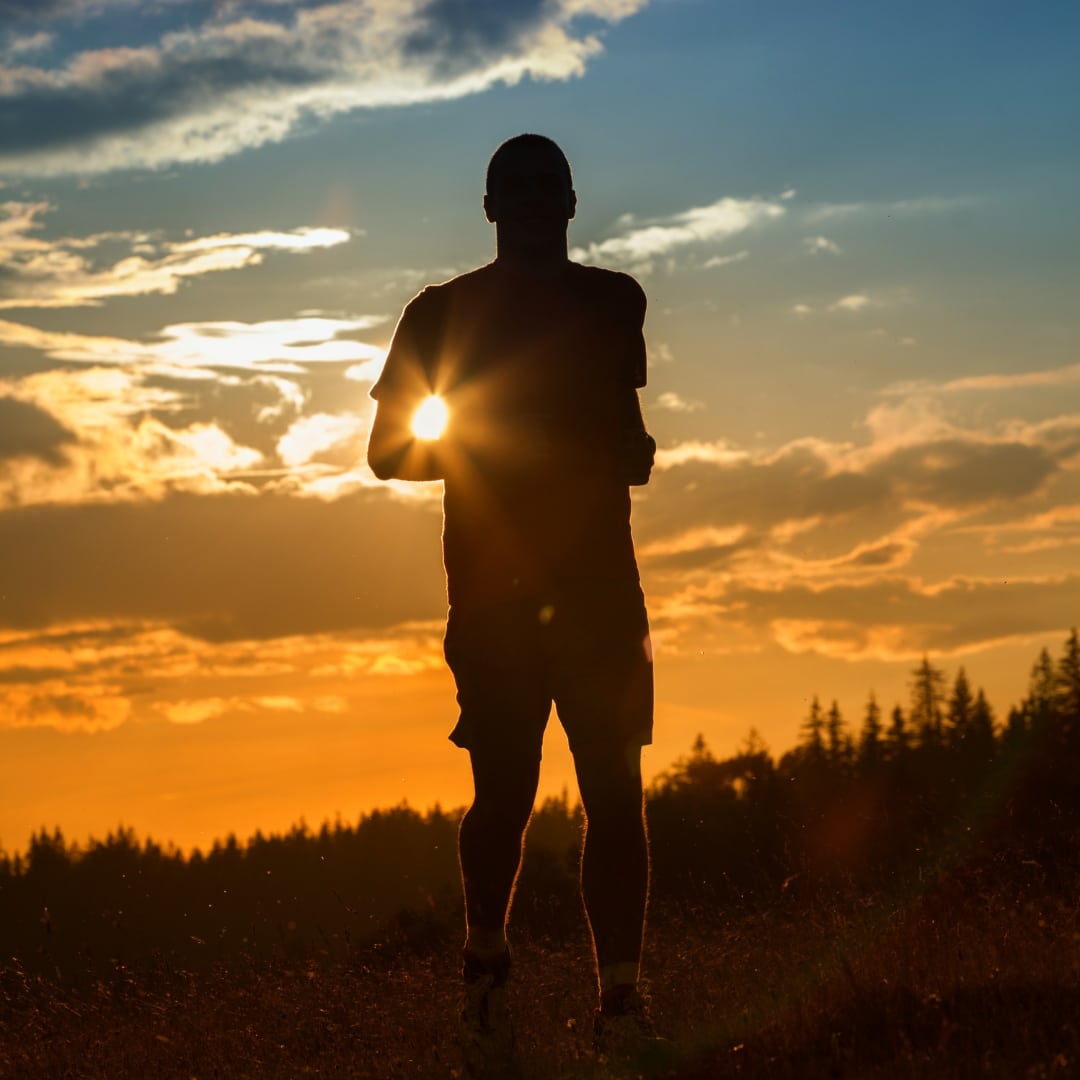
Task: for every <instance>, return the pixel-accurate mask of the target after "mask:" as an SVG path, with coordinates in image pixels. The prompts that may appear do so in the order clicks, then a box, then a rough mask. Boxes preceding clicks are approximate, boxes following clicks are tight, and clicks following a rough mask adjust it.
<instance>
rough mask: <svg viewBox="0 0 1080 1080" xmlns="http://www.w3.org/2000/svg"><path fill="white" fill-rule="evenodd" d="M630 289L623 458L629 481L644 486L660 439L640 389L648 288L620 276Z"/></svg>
mask: <svg viewBox="0 0 1080 1080" xmlns="http://www.w3.org/2000/svg"><path fill="white" fill-rule="evenodd" d="M620 277H621V278H622V282H623V283H624V287H625V290H626V299H625V302H624V304H622V305H620V306H622V307H623V308H624V310H625V316H624V317H625V319H626V339H625V342H626V343H625V345H624V355H623V363H624V365H625V366H624V369H623V372H622V376H623V377H622V379H621V381H620V393H621V394H622V400H621V401H620V410H621V420H622V430H623V436H622V443H621V446H620V457H621V461H622V467H623V473H624V475H625V477H626V482H627V483H628V484H630V485H631V486H633V487H640V486H641V485H643V484H647V483H648V482H649V476H650V474H651V473H652V467H653V461H654V459H655V456H656V440H655V439H654V438H653V437H652V436H651V435H650V434H649V433H648V432H647V431H646V430H645V417H644V416H643V415H642V412H641V400H640V399H639V397H638V389H639V388H640V387H643V386H644V385H645V381H646V378H647V370H646V354H645V333H644V327H645V306H646V300H645V291H644V290H643V289H642V288H641V286H640V285H639V284H638V283H637V282H636V281H635V280H634V279H633V278H632V277H630V276H629V275H620Z"/></svg>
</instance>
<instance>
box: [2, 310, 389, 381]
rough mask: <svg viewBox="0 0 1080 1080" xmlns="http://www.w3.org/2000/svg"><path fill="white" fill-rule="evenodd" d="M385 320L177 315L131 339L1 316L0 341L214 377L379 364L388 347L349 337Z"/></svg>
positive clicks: (363, 368) (62, 356) (96, 361)
mask: <svg viewBox="0 0 1080 1080" xmlns="http://www.w3.org/2000/svg"><path fill="white" fill-rule="evenodd" d="M383 322H385V318H384V316H381V315H359V316H356V317H354V318H351V319H329V318H299V319H274V320H269V321H266V322H256V323H244V322H238V321H222V322H195V323H176V324H174V325H171V326H166V327H164V328H163V329H162V330H161V331H160V332H159V333H158V334H157V335H156V336H155V338H154V339H150V340H141V341H136V340H131V339H124V338H115V337H101V336H96V335H91V334H79V333H73V332H64V331H55V330H42V329H39V328H37V327H34V326H30V325H28V324H26V323H16V322H10V321H7V320H3V319H0V346H3V345H10V346H17V347H21V348H28V349H35V350H37V351H39V352H41V353H42V354H44V355H45V356H47V357H49V358H50V359H53V360H70V361H76V362H79V363H84V364H93V365H95V366H101V367H104V366H116V367H123V368H125V369H130V368H133V367H134V368H136V369H138V370H140V371H141V372H142V373H143V374H144V375H150V374H156V375H173V376H175V377H178V378H191V377H200V376H201V377H206V378H209V377H213V374H214V372H215V371H219V370H228V369H234V370H240V371H245V370H246V371H252V372H258V373H260V374H273V373H277V374H283V375H288V374H296V373H298V372H300V371H302V370H303V368H304V367H305V366H306V365H309V364H320V363H347V362H350V361H352V362H360V365H359V367H358V368H357V370H358V372H365V373H367V374H371V373H372V372H377V370H378V368H379V367H380V366H381V365H382V363H383V361H384V360H385V356H386V350H385V349H384V348H382V347H379V346H375V345H369V344H367V343H365V342H362V341H357V340H355V339H354V338H351V337H345V336H342V335H347V334H355V333H359V332H361V331H365V330H369V329H371V328H372V327H375V326H379V325H381V324H382V323H383Z"/></svg>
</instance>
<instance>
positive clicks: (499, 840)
mask: <svg viewBox="0 0 1080 1080" xmlns="http://www.w3.org/2000/svg"><path fill="white" fill-rule="evenodd" d="M470 757H471V761H472V771H473V785H474V789H475V795H474V798H473V803H472V806H471V807H470V808H469V810H468V812H467V813H466V814H465V817H464V818H463V819H462V821H461V830H460V832H459V833H458V855H459V858H460V861H461V880H462V886H463V888H464V892H465V917H466V925H467V928H468V940H467V941H466V951H467V952H468V953H472V954H473V955H474V956H477V957H479V958H481V959H491V960H493V959H495V958H496V957H499V956H502V954H503V952H504V951H505V947H506V938H505V932H506V920H507V917H508V914H509V910H510V900H511V897H512V895H513V892H514V882H515V880H516V879H517V874H518V869H519V867H520V865H521V853H522V840H523V837H524V835H525V827H526V826H527V825H528V823H529V816H530V814H531V813H532V809H533V803H534V801H535V799H536V787H537V783H538V782H539V779H540V756H539V754H534V753H531V752H528V751H502V752H498V753H496V752H492V751H484V752H478V751H473V752H472V753H471V754H470Z"/></svg>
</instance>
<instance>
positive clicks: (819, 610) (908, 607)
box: [705, 576, 1080, 652]
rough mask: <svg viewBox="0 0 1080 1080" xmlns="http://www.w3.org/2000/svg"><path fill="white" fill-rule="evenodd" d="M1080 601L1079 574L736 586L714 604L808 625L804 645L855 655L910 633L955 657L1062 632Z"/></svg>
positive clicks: (762, 622)
mask: <svg viewBox="0 0 1080 1080" xmlns="http://www.w3.org/2000/svg"><path fill="white" fill-rule="evenodd" d="M1078 599H1080V577H1076V576H1072V577H1070V578H1067V579H1065V580H1060V579H1045V580H1019V581H1009V582H1006V581H985V580H973V579H964V578H958V579H954V580H953V581H951V582H948V583H946V584H944V585H941V586H938V587H936V588H934V589H923V588H920V587H919V586H918V585H917V584H915V583H914V582H912V581H909V580H907V579H904V578H898V577H897V578H889V579H886V580H878V581H874V582H870V583H867V584H862V585H833V586H829V587H820V586H819V587H813V588H811V587H809V586H806V585H788V586H784V587H781V588H755V587H739V586H737V585H736V586H734V587H732V588H731V589H729V590H726V591H725V592H724V595H723V598H722V605H721V604H720V603H717V602H710V603H717V610H718V612H719V611H720V610H721V609H722V610H732V609H734V610H736V611H737V612H738V620H739V621H740V622H747V623H753V624H755V625H757V626H760V627H767V626H769V625H771V624H773V623H774V622H776V621H778V620H782V621H792V620H794V621H803V622H805V623H806V624H807V627H808V629H807V630H806V637H805V643H806V644H807V645H813V644H814V643H816V642H820V643H823V644H824V643H828V642H837V643H844V644H845V645H847V646H848V647H849V648H850V649H851V651H852V652H856V651H859V650H861V649H864V648H866V647H868V645H869V644H870V643H871V642H872V641H873V638H874V634H875V632H876V631H879V630H881V629H887V630H890V631H894V632H895V631H899V632H900V633H901V634H904V635H906V638H907V641H908V647H909V648H913V649H915V650H916V651H931V652H934V651H939V650H940V651H943V652H953V651H955V650H958V649H966V648H968V649H969V648H973V647H977V646H980V645H989V644H991V643H992V642H995V641H999V640H1003V639H1006V638H1010V637H1014V636H1022V635H1032V634H1041V633H1052V632H1055V631H1064V630H1065V629H1067V628H1068V627H1069V626H1072V625H1075V623H1076V618H1077V601H1078ZM705 606H706V607H707V606H709V605H705ZM895 640H896V639H895V638H894V639H893V641H894V644H895Z"/></svg>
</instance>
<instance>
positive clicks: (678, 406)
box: [653, 390, 705, 413]
mask: <svg viewBox="0 0 1080 1080" xmlns="http://www.w3.org/2000/svg"><path fill="white" fill-rule="evenodd" d="M653 405H654V407H655V408H657V409H663V410H664V411H665V412H675V413H689V412H697V411H698V410H699V409H703V408H705V406H704V405H703V404H702V403H701V402H700V401H687V400H686V399H685V398H683V397H680V395H678V394H677V393H675V391H674V390H665V391H664V393H662V394H661V395H660V396H659V397H658V398H657V399H656V401H655V402H654V403H653Z"/></svg>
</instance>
